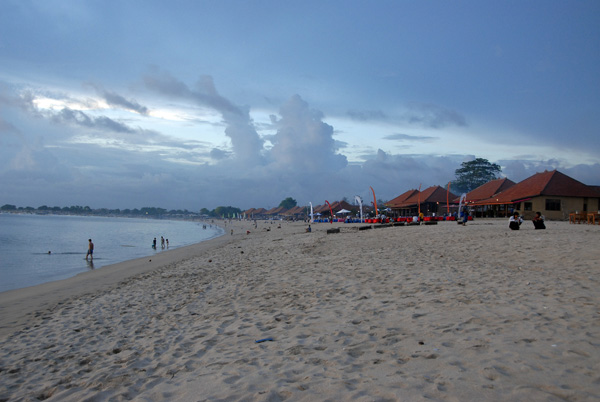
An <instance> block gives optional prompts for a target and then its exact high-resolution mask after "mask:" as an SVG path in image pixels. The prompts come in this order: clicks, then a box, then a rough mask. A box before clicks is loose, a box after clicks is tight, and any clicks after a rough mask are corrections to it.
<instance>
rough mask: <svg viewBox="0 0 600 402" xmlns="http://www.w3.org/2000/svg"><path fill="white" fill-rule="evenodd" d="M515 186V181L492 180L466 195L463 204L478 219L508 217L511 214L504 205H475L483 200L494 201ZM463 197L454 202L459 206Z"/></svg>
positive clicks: (505, 179) (504, 179) (506, 179)
mask: <svg viewBox="0 0 600 402" xmlns="http://www.w3.org/2000/svg"><path fill="white" fill-rule="evenodd" d="M515 184H516V183H515V182H514V181H512V180H510V179H508V178H506V177H505V178H502V179H495V180H490V181H488V182H487V183H485V184H484V185H482V186H479V187H477V188H476V189H474V190H471V191H469V192H468V193H466V195H465V199H464V200H463V203H464V204H465V205H466V206H467V207H468V208H469V211H470V213H471V215H474V216H476V217H478V218H481V217H488V218H495V217H506V216H507V214H508V213H509V212H508V209H507V208H506V205H504V204H493V205H475V203H477V202H479V201H482V200H488V199H492V198H493V197H495V196H496V195H497V194H499V193H501V192H503V191H505V190H508V189H509V188H511V187H512V186H514V185H515ZM461 197H462V196H460V197H457V198H455V199H454V200H452V202H453V203H455V204H456V205H458V204H459V202H460V199H461Z"/></svg>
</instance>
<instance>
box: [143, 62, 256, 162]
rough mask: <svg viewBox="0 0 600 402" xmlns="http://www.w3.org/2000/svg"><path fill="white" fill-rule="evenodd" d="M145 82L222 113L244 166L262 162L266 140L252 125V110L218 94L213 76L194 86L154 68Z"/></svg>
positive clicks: (236, 152) (154, 87)
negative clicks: (263, 139)
mask: <svg viewBox="0 0 600 402" xmlns="http://www.w3.org/2000/svg"><path fill="white" fill-rule="evenodd" d="M144 83H145V85H146V87H147V88H149V89H151V90H154V91H156V92H158V93H161V94H163V95H167V96H170V97H174V98H183V99H189V100H193V101H194V102H196V103H197V104H199V105H202V106H208V107H211V108H213V109H215V110H216V111H218V112H219V113H221V116H222V117H223V121H224V123H225V125H226V128H225V134H226V135H227V136H228V137H229V138H230V139H231V143H232V146H233V152H234V154H235V157H236V160H237V161H238V162H240V163H242V164H243V165H245V166H254V165H257V164H261V163H262V162H261V160H262V155H261V152H262V148H263V141H262V139H261V138H260V136H259V135H258V133H257V132H256V129H255V127H254V126H253V121H252V119H251V118H250V112H249V110H248V109H247V108H242V107H238V106H235V105H234V104H233V103H232V102H230V101H229V100H228V99H226V98H224V97H223V96H221V95H219V93H218V92H217V90H216V88H215V85H214V82H213V80H212V77H210V76H202V77H201V78H200V80H199V81H198V82H197V83H196V85H195V88H194V89H191V88H189V87H188V86H187V85H186V84H184V83H183V82H181V81H179V80H177V79H176V78H174V77H173V76H171V75H170V74H169V73H167V72H164V71H159V70H157V69H153V71H152V72H151V73H149V74H147V75H146V76H145V77H144Z"/></svg>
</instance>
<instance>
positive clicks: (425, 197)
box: [387, 186, 456, 208]
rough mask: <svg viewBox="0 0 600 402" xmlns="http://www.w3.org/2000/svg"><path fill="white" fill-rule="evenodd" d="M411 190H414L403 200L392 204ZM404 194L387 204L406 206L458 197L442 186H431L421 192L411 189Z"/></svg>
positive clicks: (441, 201)
mask: <svg viewBox="0 0 600 402" xmlns="http://www.w3.org/2000/svg"><path fill="white" fill-rule="evenodd" d="M410 191H412V194H411V195H410V196H408V197H407V198H406V199H405V200H404V201H403V202H398V203H394V204H393V205H390V204H391V203H392V202H393V201H394V200H396V199H397V198H400V197H402V196H403V195H406V194H407V193H408V192H410ZM403 195H400V196H398V197H396V198H394V200H392V201H390V202H388V204H387V205H388V206H389V207H390V208H406V207H410V206H413V205H417V204H418V203H419V202H420V203H421V204H423V203H426V202H440V203H443V204H445V203H446V200H447V199H449V200H453V199H455V198H456V195H454V194H452V193H449V194H448V191H447V190H446V189H445V188H443V187H440V186H431V187H429V188H426V189H425V190H423V191H421V192H420V193H419V191H417V190H409V191H407V192H406V193H404V194H403Z"/></svg>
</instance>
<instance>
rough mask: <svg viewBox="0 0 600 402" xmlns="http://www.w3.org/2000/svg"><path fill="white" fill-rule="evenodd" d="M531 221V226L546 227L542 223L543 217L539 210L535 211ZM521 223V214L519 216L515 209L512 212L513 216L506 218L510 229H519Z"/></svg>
mask: <svg viewBox="0 0 600 402" xmlns="http://www.w3.org/2000/svg"><path fill="white" fill-rule="evenodd" d="M531 221H532V222H533V226H534V227H535V228H536V229H546V225H545V224H544V217H543V216H542V214H541V212H536V213H535V216H534V217H533V219H532V220H531ZM522 223H523V218H521V216H519V213H518V212H517V211H515V212H514V213H513V216H511V217H510V219H509V220H508V227H509V228H511V229H512V230H519V228H520V227H521V224H522Z"/></svg>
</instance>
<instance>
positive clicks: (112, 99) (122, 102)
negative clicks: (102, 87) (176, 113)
mask: <svg viewBox="0 0 600 402" xmlns="http://www.w3.org/2000/svg"><path fill="white" fill-rule="evenodd" d="M100 94H101V96H102V97H103V98H104V100H105V101H106V102H107V103H108V104H109V105H111V106H120V107H122V108H124V109H125V110H129V111H132V112H137V113H139V114H143V115H147V114H148V108H147V107H146V106H142V105H140V104H139V103H137V102H136V101H135V100H128V99H125V98H124V97H123V96H121V95H119V94H117V93H115V92H109V91H101V92H100Z"/></svg>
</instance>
